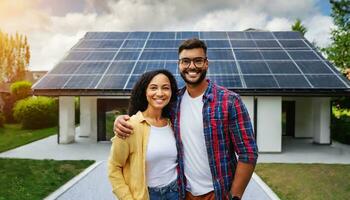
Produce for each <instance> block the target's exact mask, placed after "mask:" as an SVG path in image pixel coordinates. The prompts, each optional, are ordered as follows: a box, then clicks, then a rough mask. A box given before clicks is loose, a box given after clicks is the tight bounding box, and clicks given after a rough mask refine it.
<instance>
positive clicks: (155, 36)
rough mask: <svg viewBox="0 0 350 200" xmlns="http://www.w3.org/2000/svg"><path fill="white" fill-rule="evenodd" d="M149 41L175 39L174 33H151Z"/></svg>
mask: <svg viewBox="0 0 350 200" xmlns="http://www.w3.org/2000/svg"><path fill="white" fill-rule="evenodd" d="M149 39H171V40H174V39H175V33H174V32H152V33H151V35H150V37H149Z"/></svg>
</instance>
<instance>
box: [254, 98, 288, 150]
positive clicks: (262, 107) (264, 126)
mask: <svg viewBox="0 0 350 200" xmlns="http://www.w3.org/2000/svg"><path fill="white" fill-rule="evenodd" d="M257 99H258V105H257V122H256V123H257V144H258V148H259V152H281V151H282V97H258V98H257Z"/></svg>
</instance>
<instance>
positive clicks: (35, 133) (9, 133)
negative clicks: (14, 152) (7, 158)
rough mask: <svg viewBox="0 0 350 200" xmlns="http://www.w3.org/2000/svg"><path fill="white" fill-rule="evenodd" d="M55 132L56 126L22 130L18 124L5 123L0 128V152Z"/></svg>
mask: <svg viewBox="0 0 350 200" xmlns="http://www.w3.org/2000/svg"><path fill="white" fill-rule="evenodd" d="M56 133H57V127H52V128H44V129H37V130H22V129H21V125H20V124H5V125H4V127H3V128H0V152H4V151H7V150H10V149H13V148H16V147H18V146H22V145H24V144H28V143H30V142H33V141H36V140H39V139H42V138H45V137H47V136H50V135H54V134H56Z"/></svg>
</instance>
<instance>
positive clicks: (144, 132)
mask: <svg viewBox="0 0 350 200" xmlns="http://www.w3.org/2000/svg"><path fill="white" fill-rule="evenodd" d="M129 123H130V124H131V125H132V126H133V134H131V135H130V137H128V138H126V139H124V140H123V139H120V138H118V137H116V136H115V137H113V138H112V147H111V152H110V157H109V161H108V177H109V180H110V182H111V184H112V189H113V193H114V194H115V195H116V196H117V197H118V199H119V200H129V199H131V200H141V199H142V200H146V199H149V195H148V189H147V182H146V150H147V144H148V137H149V132H150V125H149V124H148V123H147V121H146V120H145V118H144V117H143V115H142V113H141V112H138V113H136V114H135V115H133V116H132V117H131V118H130V120H129Z"/></svg>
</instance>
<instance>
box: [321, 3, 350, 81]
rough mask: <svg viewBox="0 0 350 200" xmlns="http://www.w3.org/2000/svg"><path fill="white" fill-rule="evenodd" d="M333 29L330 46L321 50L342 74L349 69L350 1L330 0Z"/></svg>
mask: <svg viewBox="0 0 350 200" xmlns="http://www.w3.org/2000/svg"><path fill="white" fill-rule="evenodd" d="M330 3H331V4H332V13H331V16H332V17H333V21H334V24H335V26H336V28H335V29H333V30H332V31H331V40H332V44H331V45H330V46H329V47H327V48H325V49H323V51H324V52H325V53H326V55H327V58H328V60H330V61H331V62H332V63H334V64H335V66H337V67H338V68H339V69H340V70H341V72H343V73H344V74H345V73H346V72H347V71H349V70H347V69H349V68H350V1H349V0H330Z"/></svg>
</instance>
